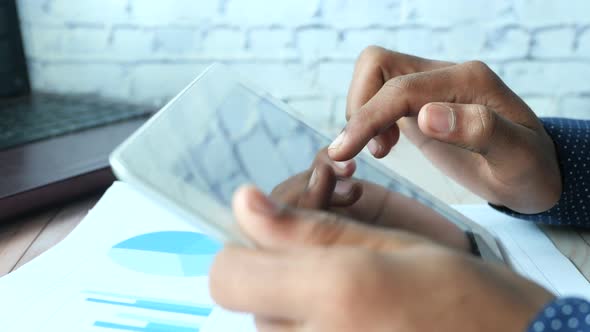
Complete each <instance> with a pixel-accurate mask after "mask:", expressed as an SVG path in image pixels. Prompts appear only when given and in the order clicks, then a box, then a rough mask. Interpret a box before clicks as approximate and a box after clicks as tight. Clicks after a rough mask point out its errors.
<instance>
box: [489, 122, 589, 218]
mask: <svg viewBox="0 0 590 332" xmlns="http://www.w3.org/2000/svg"><path fill="white" fill-rule="evenodd" d="M541 121H542V122H543V125H544V126H545V130H546V131H547V133H548V134H549V136H551V138H552V139H553V142H554V143H555V150H556V152H557V159H558V162H559V168H560V171H561V178H562V184H563V191H562V193H561V197H560V199H559V201H558V202H557V204H556V205H555V206H553V207H552V208H551V209H549V210H547V211H545V212H542V213H537V214H521V213H518V212H514V211H512V210H510V209H508V208H506V207H503V206H495V205H491V204H490V205H491V206H492V207H493V208H495V209H497V210H499V211H501V212H503V213H506V214H508V215H511V216H513V217H516V218H520V219H524V220H530V221H534V222H537V223H541V224H548V225H570V226H577V227H590V121H587V120H573V119H563V118H542V119H541Z"/></svg>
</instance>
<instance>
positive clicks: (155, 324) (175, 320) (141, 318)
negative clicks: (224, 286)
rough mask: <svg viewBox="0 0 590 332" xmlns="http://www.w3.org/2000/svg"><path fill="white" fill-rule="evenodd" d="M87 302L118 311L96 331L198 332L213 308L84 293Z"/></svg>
mask: <svg viewBox="0 0 590 332" xmlns="http://www.w3.org/2000/svg"><path fill="white" fill-rule="evenodd" d="M85 293H86V294H87V295H88V296H87V297H86V302H89V303H93V304H97V305H101V306H108V307H115V308H112V309H113V310H112V311H113V312H117V313H116V314H114V315H111V317H110V318H109V319H103V320H97V321H95V322H94V324H93V325H94V327H97V328H104V329H111V330H121V331H140V332H160V331H169V332H198V331H199V325H200V324H199V321H202V320H204V319H205V318H206V317H207V316H209V315H210V314H211V311H212V309H213V308H212V307H211V306H210V305H199V304H194V303H184V302H177V301H172V300H163V299H152V298H141V297H135V296H129V295H123V294H114V293H106V292H92V291H87V292H85Z"/></svg>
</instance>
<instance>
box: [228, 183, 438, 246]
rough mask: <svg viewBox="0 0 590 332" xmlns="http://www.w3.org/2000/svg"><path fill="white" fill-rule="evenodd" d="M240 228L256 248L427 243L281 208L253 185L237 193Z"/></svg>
mask: <svg viewBox="0 0 590 332" xmlns="http://www.w3.org/2000/svg"><path fill="white" fill-rule="evenodd" d="M233 210H234V214H235V216H236V219H237V221H238V223H239V225H240V228H241V229H242V231H243V232H244V233H245V235H246V236H248V237H249V238H250V239H252V240H253V241H254V243H256V245H258V246H260V247H263V248H269V249H283V250H284V249H291V248H296V247H302V246H359V247H365V248H367V249H373V250H396V249H401V248H404V247H407V246H409V245H412V244H415V243H418V242H420V243H423V242H424V241H427V240H425V239H423V238H421V237H419V236H416V235H412V234H409V233H405V232H401V231H394V230H388V229H385V228H380V227H376V226H368V225H364V224H361V223H358V222H355V221H354V220H352V219H348V218H346V217H344V216H340V215H337V214H334V213H330V212H324V211H316V210H306V209H296V208H290V207H286V206H281V205H278V204H277V203H274V202H273V201H271V200H270V199H268V198H267V197H266V196H265V195H264V194H263V193H261V192H260V191H259V190H257V189H256V188H255V187H253V186H244V187H241V188H239V189H238V190H237V191H236V193H235V194H234V199H233Z"/></svg>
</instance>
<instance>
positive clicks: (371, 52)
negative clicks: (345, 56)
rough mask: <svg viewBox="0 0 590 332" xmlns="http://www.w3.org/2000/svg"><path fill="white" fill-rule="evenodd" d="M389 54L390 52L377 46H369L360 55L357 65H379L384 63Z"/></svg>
mask: <svg viewBox="0 0 590 332" xmlns="http://www.w3.org/2000/svg"><path fill="white" fill-rule="evenodd" d="M387 52H389V51H388V50H387V49H385V48H383V47H380V46H377V45H370V46H367V47H366V48H365V49H363V50H362V51H361V53H360V54H359V56H358V59H357V64H365V63H369V64H377V65H378V64H380V63H382V62H383V60H384V59H385V57H386V55H387Z"/></svg>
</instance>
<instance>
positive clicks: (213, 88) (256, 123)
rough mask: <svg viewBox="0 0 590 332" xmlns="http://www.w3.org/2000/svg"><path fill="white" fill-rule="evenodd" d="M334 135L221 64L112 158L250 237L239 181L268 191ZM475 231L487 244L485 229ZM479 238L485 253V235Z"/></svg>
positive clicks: (166, 195)
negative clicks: (237, 208)
mask: <svg viewBox="0 0 590 332" xmlns="http://www.w3.org/2000/svg"><path fill="white" fill-rule="evenodd" d="M318 111H322V110H318ZM331 141H332V140H331V139H330V138H328V137H326V136H324V135H322V134H320V132H319V131H318V130H316V129H314V128H313V126H311V125H310V124H308V123H306V121H305V119H304V118H303V117H302V116H300V115H298V114H297V113H296V112H294V111H293V110H292V109H291V108H290V107H289V106H288V105H286V104H284V103H283V102H281V101H279V100H277V99H275V98H273V97H272V96H270V95H269V94H267V93H265V92H264V91H262V90H260V89H258V88H256V87H255V86H254V85H253V84H251V83H249V82H248V81H246V80H244V79H243V78H241V77H240V76H239V75H238V74H237V73H235V72H233V71H231V70H230V69H229V68H227V67H226V66H224V65H221V64H214V65H212V66H210V67H209V68H208V69H206V70H205V71H204V72H203V73H202V74H201V75H200V76H199V77H197V78H196V79H195V80H194V81H193V82H191V83H190V84H189V85H188V86H187V87H186V88H185V89H184V90H183V91H181V92H180V93H179V94H178V95H177V96H176V97H174V98H173V99H172V100H171V101H170V102H169V103H168V104H167V105H166V106H164V107H163V108H162V109H161V110H160V111H159V112H158V113H156V114H155V115H154V116H153V117H152V118H151V119H150V120H149V121H148V122H146V123H145V124H144V125H143V126H142V127H141V128H139V129H138V130H137V131H136V132H135V133H134V134H133V135H131V136H130V137H129V138H128V139H127V140H126V141H125V142H123V143H122V144H121V145H120V146H119V147H118V148H117V149H116V150H115V151H114V152H113V153H112V154H111V156H110V163H111V166H112V168H113V171H114V173H115V174H116V176H117V177H118V178H119V179H121V180H123V181H125V182H128V183H129V184H131V185H133V186H135V187H137V188H139V189H140V190H142V191H144V192H145V193H147V194H149V195H151V196H153V197H154V198H156V199H157V200H158V201H159V202H161V203H162V204H165V205H167V206H168V208H170V209H174V210H176V212H177V213H180V214H181V215H182V216H183V217H184V218H186V219H187V220H189V221H190V222H193V223H195V224H196V225H197V226H198V227H199V228H200V229H201V230H202V231H203V232H205V233H207V234H209V235H210V236H212V237H213V238H216V239H218V240H220V241H222V242H236V243H241V244H244V245H250V242H249V241H248V239H247V238H246V237H245V236H243V235H242V234H241V233H240V231H239V229H238V227H237V224H236V222H235V221H234V219H233V216H232V213H231V208H230V203H231V199H232V195H233V192H234V191H235V190H236V189H237V188H238V187H239V186H240V185H243V184H254V185H256V186H257V187H258V188H259V189H261V190H262V191H263V192H265V193H267V194H268V193H270V192H271V191H272V189H273V188H274V187H275V186H277V185H278V184H280V183H281V182H283V181H285V180H286V179H288V178H289V177H291V176H293V175H295V174H298V173H300V172H302V171H304V170H306V169H308V168H309V167H310V165H311V164H312V162H313V160H314V158H315V156H316V154H317V152H318V151H319V150H321V149H322V148H323V147H326V146H327V145H329V144H330V142H331ZM355 160H356V164H357V169H356V171H355V173H354V177H355V178H357V179H362V180H366V181H370V182H373V183H377V184H379V185H382V186H384V187H386V188H388V189H389V190H392V191H394V192H398V193H401V194H403V195H405V196H408V197H410V198H413V199H415V200H416V201H418V202H420V203H422V204H424V205H425V206H427V207H430V208H431V209H433V210H434V211H436V212H437V213H439V214H440V215H442V216H443V217H444V218H446V219H448V220H450V221H451V222H453V223H455V224H457V225H458V226H459V227H460V228H462V229H464V230H472V231H473V229H472V228H473V225H474V223H473V222H471V221H470V220H468V219H467V218H466V217H464V216H463V215H461V214H460V213H458V212H457V211H455V210H454V209H452V208H451V207H450V206H448V205H446V204H444V203H443V202H441V201H439V200H438V199H437V198H435V197H433V196H432V195H430V194H429V193H427V192H425V191H424V190H422V189H420V188H419V187H417V186H416V185H414V184H412V183H411V182H409V181H408V180H406V179H405V178H403V177H401V176H399V175H398V174H396V173H395V172H393V171H392V170H390V169H388V168H386V167H384V166H382V165H381V164H380V163H379V162H378V161H376V160H375V159H374V158H373V157H372V156H370V155H369V154H368V153H367V152H366V151H363V152H362V153H361V154H360V155H359V156H357V157H356V158H355ZM475 233H476V234H477V238H476V241H479V242H481V241H480V239H481V235H482V234H481V230H479V231H476V232H475ZM484 237H488V239H486V241H485V242H486V243H487V247H489V248H486V249H489V251H490V253H489V255H491V256H490V257H489V259H496V260H498V259H502V253H501V250H500V248H499V247H498V246H497V242H495V241H494V240H493V239H491V238H490V236H489V235H485V236H484ZM478 245H480V251H482V254H483V255H486V254H485V253H484V251H486V249H484V250H482V248H481V246H482V245H484V243H481V244H480V243H478Z"/></svg>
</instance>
